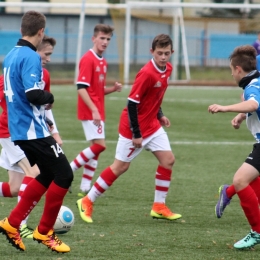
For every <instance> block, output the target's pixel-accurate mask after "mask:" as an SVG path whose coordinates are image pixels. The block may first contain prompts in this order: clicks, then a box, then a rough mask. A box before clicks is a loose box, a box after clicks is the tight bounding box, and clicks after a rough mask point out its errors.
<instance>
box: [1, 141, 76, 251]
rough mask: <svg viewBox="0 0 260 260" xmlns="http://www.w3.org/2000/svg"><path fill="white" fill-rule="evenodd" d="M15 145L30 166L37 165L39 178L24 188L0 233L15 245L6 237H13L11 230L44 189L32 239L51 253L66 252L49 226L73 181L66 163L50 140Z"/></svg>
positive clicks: (65, 246) (63, 156)
mask: <svg viewBox="0 0 260 260" xmlns="http://www.w3.org/2000/svg"><path fill="white" fill-rule="evenodd" d="M17 144H18V145H19V146H20V147H21V148H22V149H23V150H24V151H25V154H26V156H27V158H28V160H29V161H30V164H31V165H34V164H35V162H36V161H37V163H38V166H39V169H40V174H39V175H38V176H37V177H36V178H35V179H33V180H32V181H31V182H30V183H29V184H28V186H27V188H26V189H25V191H24V193H23V196H22V198H21V200H20V201H19V203H18V204H17V206H16V207H15V208H14V209H13V210H12V211H11V213H10V215H9V217H8V218H6V219H5V220H4V221H2V222H1V223H0V229H1V230H0V231H2V232H3V233H4V234H5V235H6V236H7V237H9V238H8V239H9V240H11V241H12V243H13V245H14V244H16V241H17V239H15V238H13V237H10V236H11V235H12V234H14V235H15V236H16V235H17V233H15V230H17V229H18V228H19V225H20V222H21V221H22V219H23V218H24V217H26V216H27V215H28V214H29V212H30V211H31V210H32V209H33V208H34V207H35V205H36V204H37V203H38V201H39V200H40V198H41V197H42V195H43V194H44V193H45V192H46V191H47V189H48V192H47V193H46V200H45V207H44V212H43V216H42V218H41V221H40V223H39V226H38V228H37V229H36V230H35V232H34V239H35V240H37V241H39V242H41V243H43V244H44V245H46V246H47V247H50V248H51V249H52V250H54V251H57V252H68V251H69V250H70V249H69V247H68V246H67V245H65V244H64V243H62V242H61V241H60V240H58V238H57V237H56V236H54V235H53V225H54V222H55V220H56V217H57V215H58V212H59V209H60V206H61V204H62V201H63V198H64V196H65V194H66V192H67V190H68V187H69V186H70V184H71V181H72V179H73V174H72V171H71V168H70V165H69V162H68V161H67V159H66V157H65V155H64V153H63V151H62V149H61V148H60V147H59V146H58V145H57V143H56V142H55V140H54V139H53V138H52V137H48V138H44V140H43V139H36V140H29V141H19V142H17ZM53 180H54V181H53ZM46 230H47V231H46ZM10 234H11V235H10ZM20 240H21V239H20ZM20 240H19V241H20ZM20 248H21V247H20Z"/></svg>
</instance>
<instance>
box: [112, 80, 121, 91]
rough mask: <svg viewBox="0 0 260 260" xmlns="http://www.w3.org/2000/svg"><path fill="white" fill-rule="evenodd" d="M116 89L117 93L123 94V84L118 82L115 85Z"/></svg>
mask: <svg viewBox="0 0 260 260" xmlns="http://www.w3.org/2000/svg"><path fill="white" fill-rule="evenodd" d="M114 88H115V91H117V92H121V90H122V84H121V83H118V82H116V83H115V85H114Z"/></svg>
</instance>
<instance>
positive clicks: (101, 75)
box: [99, 74, 105, 82]
mask: <svg viewBox="0 0 260 260" xmlns="http://www.w3.org/2000/svg"><path fill="white" fill-rule="evenodd" d="M104 78H105V77H104V75H103V74H100V75H99V81H100V82H102V81H104Z"/></svg>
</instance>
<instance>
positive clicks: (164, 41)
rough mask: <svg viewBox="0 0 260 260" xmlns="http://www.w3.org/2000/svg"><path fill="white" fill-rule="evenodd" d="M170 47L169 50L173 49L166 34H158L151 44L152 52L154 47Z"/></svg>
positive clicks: (170, 40)
mask: <svg viewBox="0 0 260 260" xmlns="http://www.w3.org/2000/svg"><path fill="white" fill-rule="evenodd" d="M169 45H171V50H172V49H173V45H172V39H171V37H170V36H169V35H167V34H159V35H157V36H156V37H155V38H154V39H153V42H152V50H153V51H154V50H155V49H156V47H160V48H165V47H167V46H169Z"/></svg>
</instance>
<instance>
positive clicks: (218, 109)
mask: <svg viewBox="0 0 260 260" xmlns="http://www.w3.org/2000/svg"><path fill="white" fill-rule="evenodd" d="M208 111H209V113H211V114H215V113H218V112H226V110H225V106H221V105H218V104H213V105H210V106H209V107H208Z"/></svg>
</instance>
